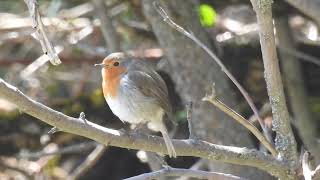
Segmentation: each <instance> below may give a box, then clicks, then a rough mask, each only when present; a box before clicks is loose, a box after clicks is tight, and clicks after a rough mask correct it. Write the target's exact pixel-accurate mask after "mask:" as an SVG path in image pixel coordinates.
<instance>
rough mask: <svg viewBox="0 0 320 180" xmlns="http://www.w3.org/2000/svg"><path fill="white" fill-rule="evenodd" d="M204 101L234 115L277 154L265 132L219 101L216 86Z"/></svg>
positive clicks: (233, 116) (272, 152) (231, 115)
mask: <svg viewBox="0 0 320 180" xmlns="http://www.w3.org/2000/svg"><path fill="white" fill-rule="evenodd" d="M202 100H203V101H208V102H210V103H212V104H213V105H215V106H216V107H217V108H219V109H220V110H221V111H223V112H225V113H226V114H227V115H229V116H230V117H232V118H233V119H234V120H236V121H237V122H238V123H240V124H241V125H243V126H244V127H245V128H247V129H248V130H249V131H250V132H252V134H253V135H254V136H255V137H256V138H257V139H258V140H259V141H260V142H261V143H262V144H263V145H264V146H265V147H266V148H267V149H268V150H269V151H270V152H271V154H272V155H273V156H275V157H276V156H277V154H278V153H277V151H276V150H275V149H274V147H273V146H272V144H271V143H270V142H269V141H268V140H267V139H266V137H265V136H263V134H261V132H260V131H259V130H258V129H257V128H256V127H255V126H254V125H253V124H252V123H251V122H250V121H248V120H246V119H245V118H244V117H242V116H241V115H240V114H238V113H237V112H235V111H234V110H232V109H231V108H230V107H228V106H227V105H225V104H224V103H222V102H221V101H219V100H218V99H217V97H216V94H215V89H214V86H213V87H212V93H211V95H207V96H205V97H204V98H203V99H202Z"/></svg>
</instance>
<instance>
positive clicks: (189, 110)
mask: <svg viewBox="0 0 320 180" xmlns="http://www.w3.org/2000/svg"><path fill="white" fill-rule="evenodd" d="M192 106H193V105H192V102H191V101H190V102H188V103H187V105H186V109H187V121H188V128H189V139H196V138H197V137H196V135H195V134H194V132H193V125H192Z"/></svg>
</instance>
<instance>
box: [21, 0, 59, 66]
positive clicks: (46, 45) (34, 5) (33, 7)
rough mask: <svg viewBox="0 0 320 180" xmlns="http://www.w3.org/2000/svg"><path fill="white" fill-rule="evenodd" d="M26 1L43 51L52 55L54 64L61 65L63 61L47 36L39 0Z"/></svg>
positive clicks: (51, 59)
mask: <svg viewBox="0 0 320 180" xmlns="http://www.w3.org/2000/svg"><path fill="white" fill-rule="evenodd" d="M24 1H25V3H26V4H27V6H28V9H29V12H30V16H31V18H32V24H33V25H32V26H33V28H35V29H36V31H35V36H36V38H38V40H39V42H40V44H41V47H42V50H43V53H44V54H46V55H48V56H49V57H50V62H51V63H52V64H53V65H59V64H60V63H61V61H60V59H59V56H58V55H57V53H56V51H55V49H54V47H53V46H52V44H51V42H50V41H49V38H48V36H47V33H46V30H45V27H44V25H43V23H42V20H41V16H40V12H39V10H38V2H37V0H24Z"/></svg>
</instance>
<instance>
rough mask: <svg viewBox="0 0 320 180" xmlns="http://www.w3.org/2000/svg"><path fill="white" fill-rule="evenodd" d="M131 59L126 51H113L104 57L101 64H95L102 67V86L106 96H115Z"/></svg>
mask: <svg viewBox="0 0 320 180" xmlns="http://www.w3.org/2000/svg"><path fill="white" fill-rule="evenodd" d="M129 61H130V59H129V58H127V57H126V56H125V54H124V53H121V52H117V53H112V54H110V55H109V56H107V57H106V58H104V59H103V61H102V63H101V64H95V66H99V67H101V68H102V69H101V75H102V86H103V93H104V95H105V96H115V95H116V92H117V89H118V86H119V82H120V78H121V76H122V75H123V74H125V73H126V72H127V67H126V64H128V62H129Z"/></svg>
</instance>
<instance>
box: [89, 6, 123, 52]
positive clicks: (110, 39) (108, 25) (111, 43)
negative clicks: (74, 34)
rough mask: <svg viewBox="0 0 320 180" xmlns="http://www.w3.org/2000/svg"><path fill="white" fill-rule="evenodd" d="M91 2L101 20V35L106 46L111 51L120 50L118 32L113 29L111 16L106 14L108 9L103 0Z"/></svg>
mask: <svg viewBox="0 0 320 180" xmlns="http://www.w3.org/2000/svg"><path fill="white" fill-rule="evenodd" d="M93 4H94V6H95V8H96V13H97V16H98V17H99V19H100V22H101V26H100V28H101V31H102V35H103V37H104V39H105V41H106V43H107V47H108V48H109V49H110V50H111V51H112V52H116V51H120V41H119V38H118V34H117V32H116V31H115V29H114V27H113V25H112V21H111V18H110V17H109V16H108V14H107V12H108V9H107V8H106V6H105V4H104V1H102V0H94V1H93Z"/></svg>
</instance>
